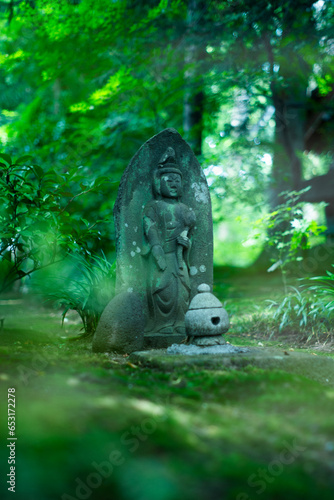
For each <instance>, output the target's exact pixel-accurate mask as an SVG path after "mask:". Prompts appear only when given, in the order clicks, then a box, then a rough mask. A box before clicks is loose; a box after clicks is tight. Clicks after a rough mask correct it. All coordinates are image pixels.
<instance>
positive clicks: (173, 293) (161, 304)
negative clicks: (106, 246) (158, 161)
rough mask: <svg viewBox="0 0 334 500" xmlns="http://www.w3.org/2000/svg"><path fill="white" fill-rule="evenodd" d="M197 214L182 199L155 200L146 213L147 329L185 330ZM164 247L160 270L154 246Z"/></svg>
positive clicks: (144, 219)
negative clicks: (183, 242)
mask: <svg viewBox="0 0 334 500" xmlns="http://www.w3.org/2000/svg"><path fill="white" fill-rule="evenodd" d="M195 222H196V216H195V213H194V211H193V210H192V209H190V208H189V207H188V206H187V205H185V204H184V203H181V202H176V203H170V202H168V201H165V200H164V199H162V200H153V201H151V202H149V203H148V204H147V205H146V207H145V209H144V215H143V225H144V235H145V239H146V243H147V246H146V250H145V251H144V255H145V257H144V258H147V259H148V262H149V272H148V273H147V281H148V282H147V287H146V290H147V302H148V309H149V312H150V314H149V318H150V319H149V322H148V325H147V328H146V332H156V333H158V332H160V333H177V332H180V333H181V332H182V331H183V330H184V317H185V313H186V312H187V309H188V306H189V299H190V290H191V288H190V280H189V253H190V250H191V235H192V232H193V229H194V226H195ZM179 236H187V237H188V238H189V240H190V245H189V247H188V248H185V247H184V246H183V245H180V244H179V243H178V242H177V238H178V237H179ZM155 245H158V246H160V247H161V248H162V249H163V253H164V257H165V261H166V269H165V270H164V271H162V270H161V269H159V267H158V265H157V262H156V260H155V258H154V256H153V255H152V248H153V247H154V246H155Z"/></svg>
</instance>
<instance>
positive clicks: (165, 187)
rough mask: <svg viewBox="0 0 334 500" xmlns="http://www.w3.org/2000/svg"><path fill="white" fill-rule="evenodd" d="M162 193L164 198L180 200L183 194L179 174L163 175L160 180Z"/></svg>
mask: <svg viewBox="0 0 334 500" xmlns="http://www.w3.org/2000/svg"><path fill="white" fill-rule="evenodd" d="M160 192H161V195H162V196H163V197H164V198H179V197H180V196H181V192H182V181H181V176H180V175H179V174H173V173H170V174H163V175H162V176H161V180H160Z"/></svg>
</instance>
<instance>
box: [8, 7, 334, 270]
mask: <svg viewBox="0 0 334 500" xmlns="http://www.w3.org/2000/svg"><path fill="white" fill-rule="evenodd" d="M333 10H334V6H333V3H332V2H331V1H325V0H319V1H317V2H314V1H312V0H298V1H294V2H291V1H289V0H284V1H283V2H282V1H280V2H279V1H276V0H274V1H271V2H268V1H267V0H259V1H257V2H253V1H249V0H226V1H210V2H204V1H201V0H189V1H184V0H161V1H157V0H150V1H145V2H143V1H140V0H139V1H138V0H117V1H110V0H94V1H93V0H57V1H50V0H49V1H48V0H35V1H17V2H11V1H9V0H7V1H2V2H1V4H0V16H1V18H0V24H1V36H0V49H1V55H0V109H1V114H0V141H1V143H0V148H1V149H2V152H3V153H4V154H9V155H11V157H16V158H17V157H22V156H23V155H31V156H32V159H31V160H30V161H28V163H27V165H26V166H25V167H24V169H25V170H24V176H25V177H26V181H25V182H24V183H25V185H26V187H25V188H24V189H23V188H22V189H23V191H22V192H21V194H20V196H21V201H20V203H21V206H22V211H26V210H28V211H29V213H30V214H32V213H33V211H34V210H35V208H36V207H37V205H38V204H40V206H39V209H38V210H37V211H36V212H35V214H34V215H31V217H32V218H31V220H29V221H28V222H27V224H28V226H29V227H30V229H31V225H32V224H33V220H35V221H37V222H36V224H37V225H36V226H35V228H36V231H37V233H36V235H37V240H36V238H35V233H33V236H32V238H33V239H34V241H38V237H40V236H38V231H39V232H40V233H41V234H43V235H44V233H45V234H46V235H47V236H46V239H44V241H43V245H38V246H39V253H40V252H41V251H42V250H43V249H44V250H43V252H42V253H43V258H41V257H39V259H42V260H43V259H44V260H45V259H46V260H47V259H50V250H47V249H46V248H44V247H45V245H46V241H47V240H48V238H49V239H50V238H51V236H50V231H51V232H53V233H54V234H55V233H57V235H58V236H57V237H56V239H57V238H58V240H57V252H56V253H58V252H59V251H60V253H61V252H62V251H64V252H65V253H66V252H67V251H70V252H73V251H79V252H83V253H85V252H87V251H88V252H94V253H97V252H100V251H101V250H103V251H104V252H105V254H106V256H107V258H109V259H110V260H113V252H114V239H113V238H114V233H113V222H112V217H111V212H112V207H113V204H114V201H115V196H116V192H117V186H118V182H119V180H120V177H121V174H122V172H123V171H124V169H125V167H126V165H127V164H128V162H129V160H130V158H131V157H132V155H133V154H134V153H135V152H136V150H137V149H138V148H139V147H140V146H141V144H142V143H143V142H144V141H146V140H147V139H148V138H149V137H151V136H152V135H154V134H155V133H158V132H159V131H161V130H162V129H163V128H166V127H175V128H176V129H177V130H178V131H179V132H180V133H181V134H182V135H183V136H184V137H185V138H186V139H187V140H188V141H189V142H190V144H191V145H192V147H193V148H194V150H195V152H196V154H197V155H198V156H199V159H200V161H201V164H202V165H203V168H204V169H205V172H206V174H207V177H208V181H209V184H210V188H211V192H212V200H213V212H214V221H215V261H216V264H233V265H238V266H245V265H250V264H251V263H252V262H254V260H255V259H256V258H257V256H259V254H260V253H261V252H262V249H263V246H264V245H265V239H266V235H265V228H264V227H262V228H260V229H259V228H258V229H257V230H256V234H257V237H256V238H255V237H254V231H253V230H252V226H253V223H254V222H255V221H256V220H258V219H259V218H260V217H261V216H262V217H265V216H266V214H267V213H269V212H272V211H273V210H274V209H275V207H276V206H278V205H279V204H280V203H282V200H281V199H280V193H281V192H282V191H292V190H302V189H304V188H306V187H311V189H310V190H308V191H307V190H305V194H304V196H303V198H302V199H301V201H303V202H304V203H306V202H308V203H312V205H308V206H306V209H305V210H304V212H303V217H304V218H306V223H307V224H308V225H312V221H313V220H316V221H317V222H318V223H321V224H326V225H327V227H328V238H331V235H332V234H333V233H334V208H333V206H334V200H333V197H334V195H333V193H334V189H333V186H334V178H333V169H332V168H331V165H332V158H333V134H334V128H333V123H334V122H333V120H332V117H333V95H334V94H333V74H334V72H333V57H332V56H333V50H334V49H333V47H334V44H333V40H334V28H333V21H332V19H333ZM30 163H31V164H33V165H38V167H32V166H31V164H30ZM3 165H5V166H1V168H2V169H4V171H5V170H6V168H7V166H8V163H7V162H6V161H4V164H3ZM15 168H17V167H15ZM34 168H35V169H36V168H39V169H40V170H39V172H40V174H39V175H40V177H41V178H43V179H48V181H47V182H48V183H49V185H48V186H47V185H46V184H44V188H43V189H44V191H43V196H44V197H45V196H46V194H47V192H48V193H50V191H51V190H52V191H54V194H53V195H52V196H51V197H49V198H45V199H44V201H42V200H43V198H40V197H39V195H38V194H37V191H36V189H38V182H39V177H38V174H37V173H36V170H34ZM42 172H43V173H42ZM14 175H16V174H11V176H12V178H14V177H13V176H14ZM18 175H19V174H18ZM20 175H21V174H20ZM52 176H54V177H52ZM51 179H53V180H51ZM43 182H44V181H43ZM45 182H46V181H45ZM52 182H53V184H52ZM29 183H30V184H29ZM51 184H52V185H51ZM16 185H17V189H18V183H16ZM102 186H103V187H102ZM7 187H8V185H7ZM7 187H6V185H5V184H2V189H3V190H5V191H6V189H7ZM20 189H21V188H20ZM29 189H30V197H31V198H32V199H31V200H30V201H29V202H28V201H27V200H28V198H27V196H26V195H27V192H28V190H29ZM24 190H25V191H26V192H24ZM34 190H35V191H34ZM8 193H9V191H8V189H7V191H6V192H3V196H2V200H3V201H2V202H3V203H4V207H3V210H4V211H3V213H6V210H7V213H8V206H9V205H8V204H10V202H9V201H8V199H7V198H6V196H7V195H8ZM83 193H86V195H85V196H81V194H83ZM5 198H6V200H5ZM38 200H39V201H38ZM70 200H71V203H70V204H68V201H70ZM321 202H325V203H327V207H326V208H323V207H322V208H318V207H319V205H318V204H319V203H321ZM50 204H51V205H52V206H53V210H51V208H52V207H50V206H49V205H50ZM56 206H58V207H59V210H58V212H57V210H56ZM6 207H7V208H6ZM65 207H67V208H66V210H65ZM49 212H50V213H51V214H53V215H52V217H51V218H50V221H51V220H53V222H52V224H51V222H50V221H49V219H48V217H49V216H46V214H48V213H49ZM67 214H68V215H67ZM54 217H56V220H55V219H54ZM66 217H67V218H68V222H69V225H67V222H66V220H65V219H66ZM21 219H22V217H21ZM46 221H49V222H46ZM18 222H19V221H16V223H18ZM50 224H51V225H50ZM37 226H38V230H37ZM51 226H52V227H51ZM69 226H72V227H73V230H74V232H73V233H71V231H70V230H69ZM93 226H94V231H95V233H94V234H91V235H90V237H88V233H87V230H88V229H89V228H92V227H93ZM17 227H20V226H19V225H17ZM17 227H16V226H15V227H14V226H13V227H12V230H13V231H14V230H15V231H16V229H17ZM15 228H16V229H15ZM66 228H67V229H66ZM1 230H2V234H5V235H7V236H4V237H3V238H5V239H4V240H3V245H4V248H5V249H6V250H5V252H7V256H8V255H9V253H11V257H10V258H11V259H12V260H11V261H10V262H12V265H14V266H15V262H13V256H12V252H13V250H12V249H11V245H10V244H9V243H10V242H9V243H8V234H9V233H8V232H6V231H7V229H6V228H2V229H1ZM25 231H28V229H27V228H26V229H25ZM75 231H77V235H76V234H75ZM89 231H90V229H89ZM82 234H84V236H85V237H84V238H82ZM78 235H79V240H80V241H79V244H78ZM6 238H7V240H6ZM11 238H12V239H13V238H14V240H15V236H14V233H13V234H12V236H11ZM71 238H72V240H73V241H71V242H70V241H69V240H70V239H71ZM51 239H52V238H51ZM81 240H85V242H86V243H85V244H81V243H82V241H81ZM15 241H16V240H15ZM22 241H23V240H22V237H21V240H20V243H19V244H21V245H22V244H23V245H26V247H27V246H29V245H28V243H25V242H24V241H23V242H22ZM50 241H51V240H50ZM54 241H55V239H53V242H54ZM316 241H317V243H319V242H324V238H323V239H322V240H319V239H317V240H316ZM77 244H78V245H77ZM66 245H67V246H66ZM71 245H72V246H71ZM73 245H74V246H73ZM76 245H77V246H76ZM58 247H59V248H58ZM29 252H30V250H29ZM29 252H28V254H29ZM34 252H35V250H33V253H30V254H29V255H28V258H27V259H26V264H25V265H22V266H21V267H20V270H21V271H22V272H24V273H27V272H28V273H29V271H30V270H31V269H32V267H31V266H30V267H29V265H28V264H29V262H28V261H29V259H30V260H32V261H33V264H32V265H33V268H34V266H35V267H36V262H37V260H36V259H37V257H36V258H35V257H34V256H35V253H34ZM36 255H37V254H36ZM3 258H4V257H3ZM34 259H35V260H34ZM51 259H53V257H52V258H51ZM7 260H8V259H7ZM8 262H9V260H8ZM22 264H23V263H22ZM6 265H7V264H6ZM39 265H40V260H39V264H38V266H39ZM38 266H37V267H38Z"/></svg>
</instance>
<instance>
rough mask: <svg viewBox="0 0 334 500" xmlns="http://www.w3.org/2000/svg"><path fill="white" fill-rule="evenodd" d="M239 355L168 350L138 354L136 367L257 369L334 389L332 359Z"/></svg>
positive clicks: (255, 351) (273, 352)
mask: <svg viewBox="0 0 334 500" xmlns="http://www.w3.org/2000/svg"><path fill="white" fill-rule="evenodd" d="M247 349H248V351H247V352H243V353H238V354H233V353H232V354H229V353H225V354H202V355H201V354H200V355H194V356H188V355H180V354H179V355H177V354H168V353H167V351H166V350H164V349H159V350H155V351H142V352H134V353H132V354H131V356H130V359H131V361H132V362H133V363H137V364H140V365H143V366H148V367H151V368H158V369H160V370H163V371H174V370H175V369H177V368H183V367H185V366H189V367H196V369H209V370H225V369H242V368H245V367H247V366H254V367H257V368H262V369H265V370H283V371H286V372H289V373H293V374H296V375H301V376H303V377H307V378H309V379H311V380H316V381H318V382H320V383H322V384H325V385H334V359H333V358H331V357H329V356H314V355H312V354H307V353H302V352H296V351H293V352H292V351H286V352H288V353H289V354H285V351H283V350H281V349H274V348H260V347H247Z"/></svg>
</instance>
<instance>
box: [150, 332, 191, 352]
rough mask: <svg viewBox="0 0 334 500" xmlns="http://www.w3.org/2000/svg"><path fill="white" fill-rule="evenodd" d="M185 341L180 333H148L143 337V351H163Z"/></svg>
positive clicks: (184, 337)
mask: <svg viewBox="0 0 334 500" xmlns="http://www.w3.org/2000/svg"><path fill="white" fill-rule="evenodd" d="M185 340H186V336H185V334H182V333H170V334H167V333H150V334H145V335H144V346H143V349H165V348H167V347H169V346H171V345H172V344H181V342H184V341H185Z"/></svg>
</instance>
